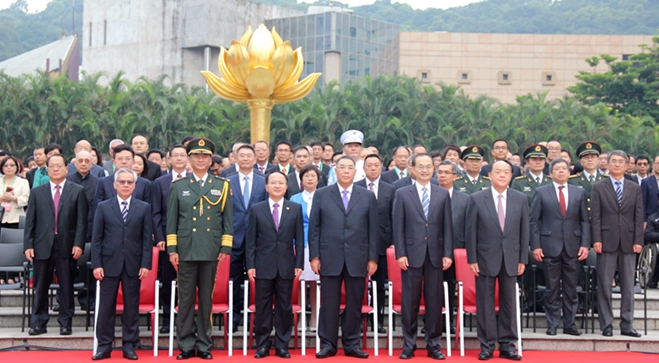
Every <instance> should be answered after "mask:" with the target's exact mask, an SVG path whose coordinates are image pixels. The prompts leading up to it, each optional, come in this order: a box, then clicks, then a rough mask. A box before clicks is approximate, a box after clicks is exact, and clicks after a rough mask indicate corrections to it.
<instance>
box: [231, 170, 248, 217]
mask: <svg viewBox="0 0 659 363" xmlns="http://www.w3.org/2000/svg"><path fill="white" fill-rule="evenodd" d="M235 175H237V176H235V177H233V180H230V182H231V183H235V185H236V193H235V194H236V195H234V196H233V198H234V199H238V200H239V201H240V204H242V205H243V208H244V209H245V210H247V206H246V205H245V201H244V200H243V188H241V187H240V174H235ZM250 197H251V196H250Z"/></svg>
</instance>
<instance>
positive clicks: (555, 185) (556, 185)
mask: <svg viewBox="0 0 659 363" xmlns="http://www.w3.org/2000/svg"><path fill="white" fill-rule="evenodd" d="M553 183H554V191H555V192H556V198H558V204H559V205H560V203H561V192H560V191H559V189H558V187H565V188H563V197H565V210H566V211H567V204H568V203H567V201H568V199H567V196H568V192H567V183H565V184H558V183H557V182H553Z"/></svg>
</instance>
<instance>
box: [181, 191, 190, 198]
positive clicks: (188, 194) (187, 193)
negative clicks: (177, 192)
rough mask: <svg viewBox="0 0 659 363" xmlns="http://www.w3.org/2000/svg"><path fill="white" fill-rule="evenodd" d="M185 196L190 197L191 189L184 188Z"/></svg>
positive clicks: (183, 194)
mask: <svg viewBox="0 0 659 363" xmlns="http://www.w3.org/2000/svg"><path fill="white" fill-rule="evenodd" d="M182 196H183V197H189V196H190V191H189V190H184V191H183V193H182Z"/></svg>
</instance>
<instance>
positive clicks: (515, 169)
mask: <svg viewBox="0 0 659 363" xmlns="http://www.w3.org/2000/svg"><path fill="white" fill-rule="evenodd" d="M491 168H492V163H489V164H487V165H483V167H482V168H481V172H480V174H481V175H482V176H490V175H489V174H490V169H491ZM545 175H547V174H545ZM518 176H522V168H520V167H519V166H517V165H513V177H512V179H510V185H512V184H513V180H515V178H517V177H518Z"/></svg>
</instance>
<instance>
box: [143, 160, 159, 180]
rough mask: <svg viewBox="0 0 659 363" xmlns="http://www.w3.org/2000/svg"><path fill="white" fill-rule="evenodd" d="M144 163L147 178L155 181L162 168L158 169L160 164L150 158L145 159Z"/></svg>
mask: <svg viewBox="0 0 659 363" xmlns="http://www.w3.org/2000/svg"><path fill="white" fill-rule="evenodd" d="M146 164H147V165H148V168H149V171H148V173H147V177H146V178H147V179H149V180H150V181H156V179H158V178H160V177H161V176H162V169H160V164H156V163H154V162H153V161H151V160H147V161H146Z"/></svg>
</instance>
